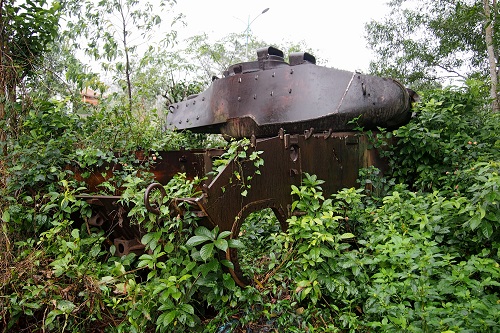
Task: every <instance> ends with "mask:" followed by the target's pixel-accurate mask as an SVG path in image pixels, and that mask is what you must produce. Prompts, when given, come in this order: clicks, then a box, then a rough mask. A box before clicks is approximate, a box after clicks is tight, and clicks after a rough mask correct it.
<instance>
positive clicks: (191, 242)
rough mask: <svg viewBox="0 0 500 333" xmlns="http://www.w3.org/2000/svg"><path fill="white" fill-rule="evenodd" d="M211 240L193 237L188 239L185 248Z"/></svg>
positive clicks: (205, 237)
mask: <svg viewBox="0 0 500 333" xmlns="http://www.w3.org/2000/svg"><path fill="white" fill-rule="evenodd" d="M211 240H212V239H211V238H209V237H207V236H193V237H191V238H189V239H188V241H187V242H186V246H196V245H200V244H202V243H205V242H207V241H211Z"/></svg>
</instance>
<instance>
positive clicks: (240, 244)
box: [227, 239, 245, 249]
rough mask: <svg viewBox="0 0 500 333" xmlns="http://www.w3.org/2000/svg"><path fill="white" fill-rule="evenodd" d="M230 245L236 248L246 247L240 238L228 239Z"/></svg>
mask: <svg viewBox="0 0 500 333" xmlns="http://www.w3.org/2000/svg"><path fill="white" fill-rule="evenodd" d="M227 243H228V246H229V247H231V248H234V249H243V248H245V244H243V242H242V241H240V240H239V239H228V241H227Z"/></svg>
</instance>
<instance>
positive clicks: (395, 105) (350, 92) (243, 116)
mask: <svg viewBox="0 0 500 333" xmlns="http://www.w3.org/2000/svg"><path fill="white" fill-rule="evenodd" d="M258 59H259V60H258V61H254V62H247V63H241V64H237V65H233V66H231V67H229V69H228V71H227V73H226V76H225V77H224V78H222V79H218V80H215V81H214V82H213V83H212V85H211V86H210V87H209V88H208V89H207V90H206V91H204V92H202V93H201V94H199V95H197V96H191V98H190V99H188V100H186V101H183V102H180V103H176V104H172V105H171V106H170V112H171V113H169V114H168V115H167V124H168V128H170V129H190V130H192V131H196V132H205V133H222V134H226V135H229V136H231V137H234V138H242V137H250V136H251V135H255V136H256V137H271V136H274V135H276V133H277V132H278V130H279V129H280V128H283V129H284V130H285V131H286V132H287V133H290V134H300V133H303V132H304V131H305V130H308V129H309V128H311V127H312V128H314V129H315V130H316V131H328V130H333V131H337V132H338V131H347V130H352V129H353V128H354V127H357V126H361V127H364V128H366V129H373V128H376V127H377V126H380V127H397V126H400V125H402V124H405V123H406V122H408V120H409V117H410V115H411V113H410V108H411V99H410V96H409V94H408V92H407V90H406V88H405V87H403V86H402V85H401V84H400V83H399V82H397V81H395V80H392V79H386V78H380V77H375V76H369V75H363V74H359V73H353V72H348V71H343V70H338V69H334V68H327V67H322V66H317V65H316V64H315V60H314V57H313V56H311V55H309V54H307V53H296V54H292V55H291V60H290V64H288V63H286V62H285V61H284V60H283V53H282V52H281V51H279V50H277V49H274V48H272V47H269V48H264V49H260V50H259V51H258ZM355 119H357V120H356V121H355V122H353V120H355Z"/></svg>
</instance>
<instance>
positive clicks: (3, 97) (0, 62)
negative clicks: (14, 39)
mask: <svg viewBox="0 0 500 333" xmlns="http://www.w3.org/2000/svg"><path fill="white" fill-rule="evenodd" d="M3 7H4V0H0V122H1V121H3V120H6V119H5V104H6V102H7V89H6V88H7V87H6V83H7V81H6V80H7V78H6V75H7V71H6V70H5V64H4V58H5V55H4V51H5V33H4V32H5V22H4V20H5V17H4V12H3V9H4V8H3ZM0 143H2V144H3V149H2V153H3V155H4V156H5V155H7V134H6V133H5V131H4V129H3V128H2V127H0Z"/></svg>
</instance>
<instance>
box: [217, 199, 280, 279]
mask: <svg viewBox="0 0 500 333" xmlns="http://www.w3.org/2000/svg"><path fill="white" fill-rule="evenodd" d="M267 208H270V209H272V211H273V213H274V215H276V217H277V218H278V221H279V223H280V227H281V230H282V231H285V230H286V229H287V224H286V214H285V211H284V210H283V208H282V207H279V206H278V205H277V204H276V203H275V202H274V200H272V199H265V200H259V201H257V202H252V203H250V204H248V205H246V206H245V207H243V209H241V210H240V212H239V213H238V216H237V217H236V220H235V222H234V223H233V226H232V229H231V235H230V239H238V238H239V237H240V232H241V227H242V225H243V223H244V222H245V219H246V218H247V217H248V216H249V215H250V214H251V213H253V212H257V211H260V210H263V209H267ZM226 259H227V260H229V261H231V263H232V264H233V268H232V269H231V268H230V269H229V272H230V273H231V276H232V277H233V279H234V281H235V282H236V283H237V284H238V285H239V286H240V287H245V286H247V285H250V284H252V283H253V281H252V280H251V279H249V277H248V276H245V274H244V272H243V270H242V269H241V266H240V262H239V260H238V250H237V249H235V248H228V249H227V251H226Z"/></svg>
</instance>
